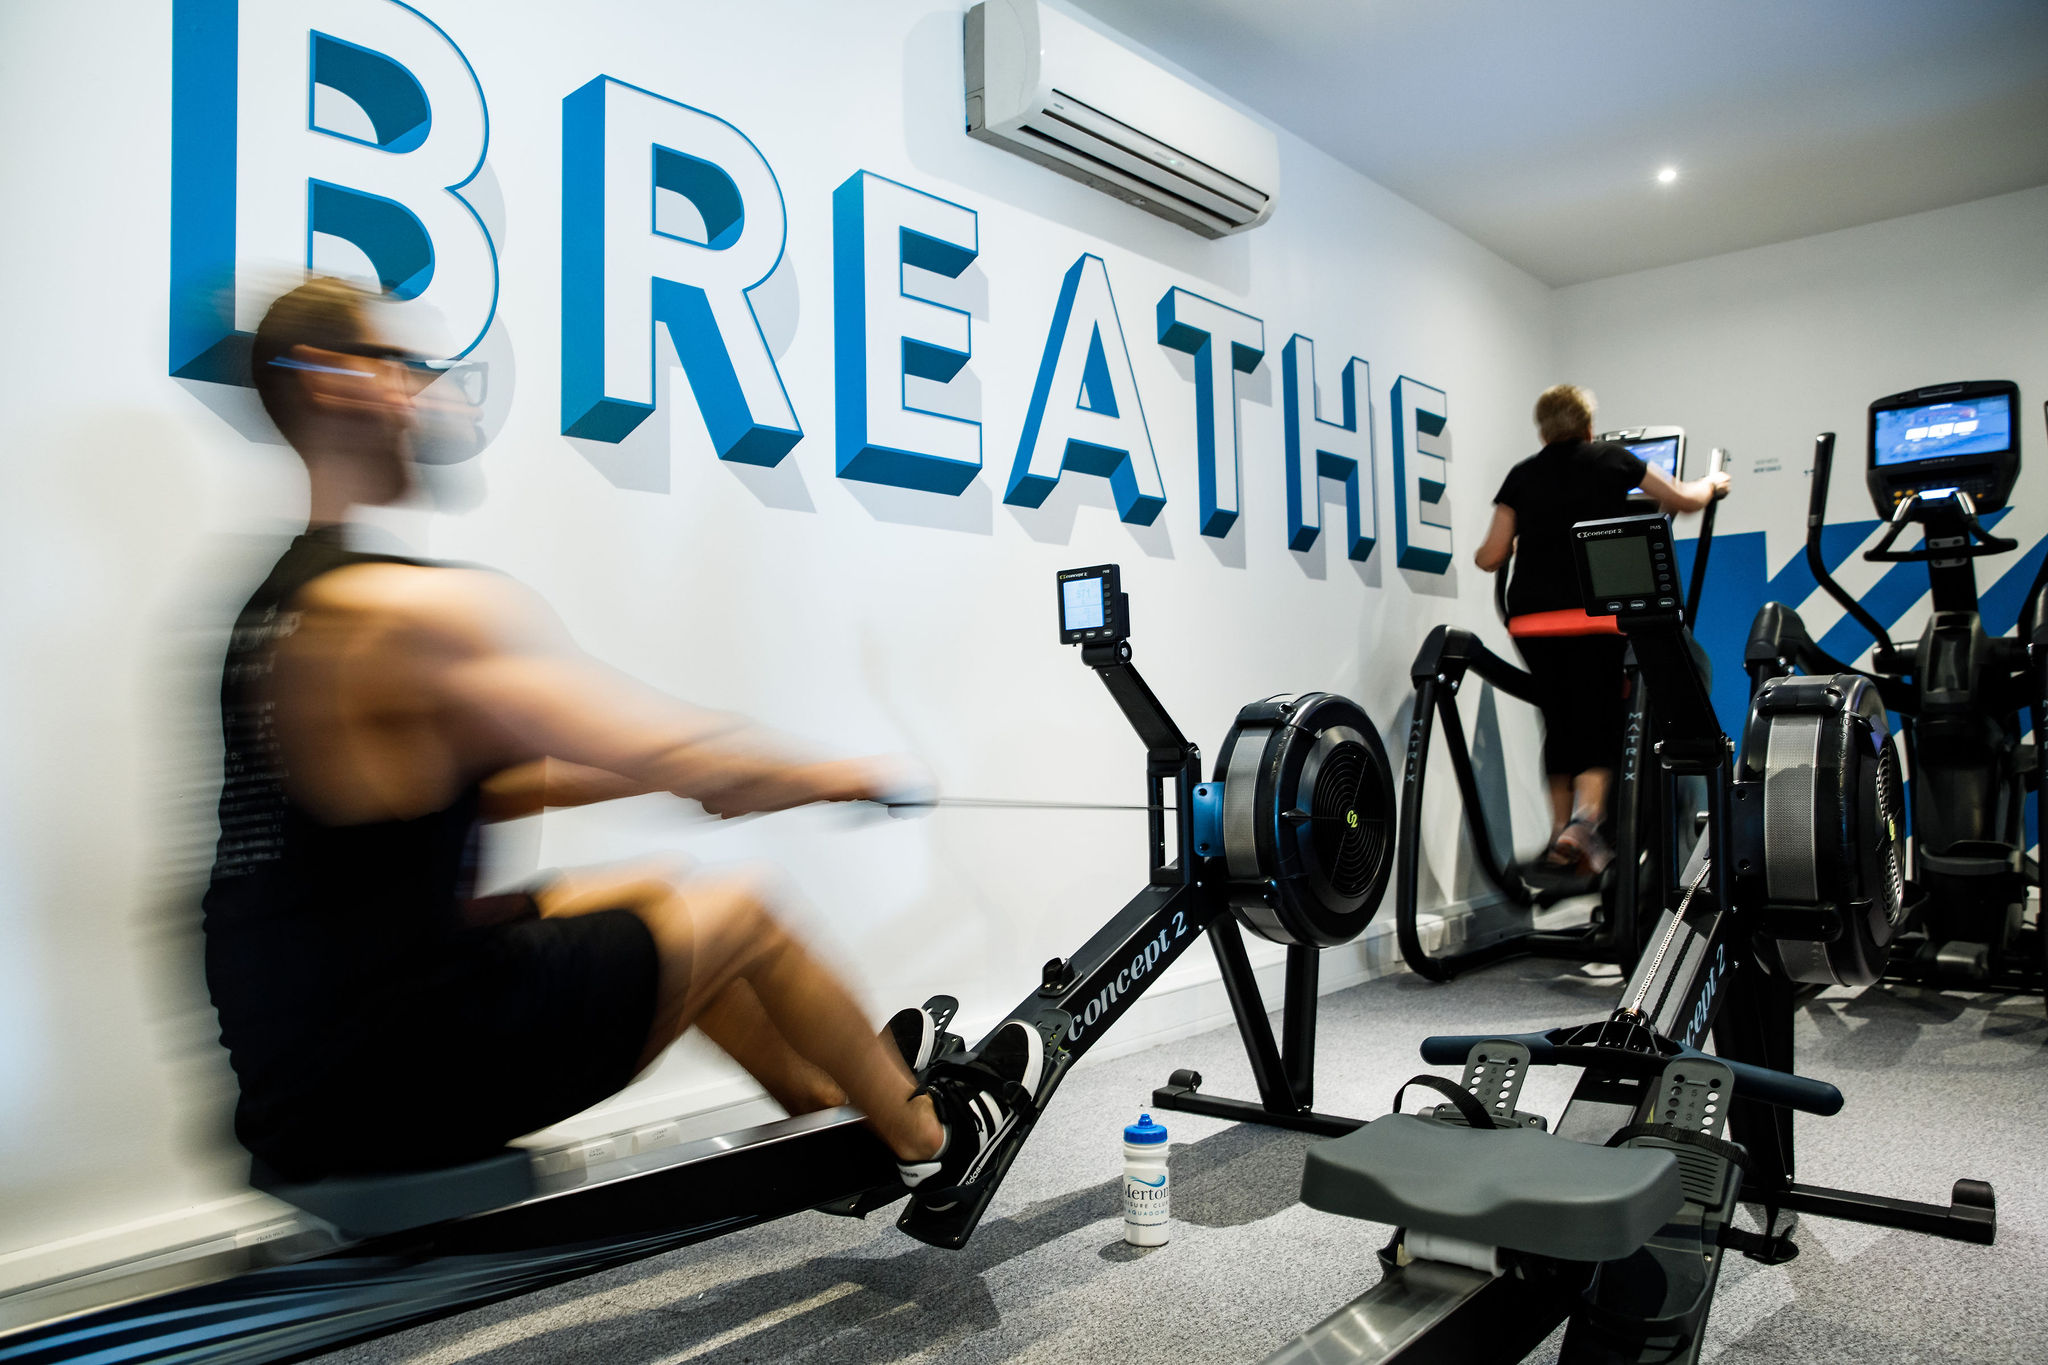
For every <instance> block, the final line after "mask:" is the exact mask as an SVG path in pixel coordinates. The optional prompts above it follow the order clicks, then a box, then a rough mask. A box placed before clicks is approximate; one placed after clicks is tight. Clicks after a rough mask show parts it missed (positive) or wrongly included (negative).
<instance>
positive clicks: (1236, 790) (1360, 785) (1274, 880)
mask: <svg viewBox="0 0 2048 1365" xmlns="http://www.w3.org/2000/svg"><path fill="white" fill-rule="evenodd" d="M1216 779H1217V780H1218V781H1219V782H1221V783H1222V784H1223V809H1222V813H1221V814H1222V819H1221V825H1222V829H1221V833H1222V837H1223V863H1224V869H1225V871H1226V872H1227V874H1228V876H1229V883H1230V904H1231V908H1232V910H1234V911H1235V912H1236V914H1237V917H1238V919H1239V920H1240V921H1241V922H1242V923H1243V924H1244V926H1245V927H1246V928H1248V929H1250V930H1251V931H1252V932H1253V933H1255V934H1257V935H1259V936H1260V937H1261V938H1266V939H1271V940H1272V941H1273V942H1275V943H1288V944H1301V945H1304V946H1313V947H1317V948H1329V947H1333V946H1335V945H1336V944H1339V943H1348V942H1350V941H1351V940H1352V939H1354V938H1357V937H1358V936H1359V935H1360V934H1362V933H1364V932H1365V927H1366V925H1368V924H1370V923H1371V922H1372V917H1373V913H1374V912H1375V911H1377V910H1378V909H1379V907H1380V900H1381V898H1382V897H1384V896H1385V895H1386V892H1387V879H1388V877H1389V876H1390V875H1391V874H1392V871H1393V857H1392V854H1393V840H1392V838H1391V837H1390V836H1391V831H1392V829H1393V823H1394V777H1393V771H1392V769H1390V768H1389V767H1388V766H1387V751H1386V748H1385V746H1384V745H1382V744H1381V743H1380V737H1379V731H1378V730H1377V729H1375V728H1374V726H1373V723H1372V720H1371V718H1370V717H1368V716H1367V715H1366V714H1365V712H1364V711H1363V710H1362V709H1360V707H1359V706H1358V705H1357V704H1356V703H1355V702H1351V701H1347V700H1345V699H1344V698H1343V697H1339V696H1333V695H1332V694H1330V693H1328V692H1304V693H1302V694H1301V695H1300V696H1293V697H1275V698H1272V699H1270V700H1267V701H1261V702H1253V703H1252V704H1251V705H1250V706H1247V707H1245V708H1244V709H1243V710H1242V711H1239V712H1238V713H1237V721H1236V723H1235V724H1233V725H1232V726H1231V727H1230V737H1229V738H1228V739H1226V740H1224V741H1223V752H1222V753H1221V754H1219V755H1218V756H1217V760H1216Z"/></svg>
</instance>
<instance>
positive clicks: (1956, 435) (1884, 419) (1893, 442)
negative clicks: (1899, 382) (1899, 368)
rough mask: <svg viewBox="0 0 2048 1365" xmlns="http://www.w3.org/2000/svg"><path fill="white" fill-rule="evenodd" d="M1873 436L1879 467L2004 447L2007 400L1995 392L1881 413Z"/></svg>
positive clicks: (2008, 430) (2008, 426) (2008, 440)
mask: <svg viewBox="0 0 2048 1365" xmlns="http://www.w3.org/2000/svg"><path fill="white" fill-rule="evenodd" d="M1873 440H1874V454H1875V456H1876V460H1877V463H1878V464H1880V465H1894V464H1909V463H1911V462H1913V461H1915V460H1932V459H1937V458H1939V457H1941V456H1943V455H1989V454H1992V453H1994V452H1996V451H2001V450H2009V449H2011V447H2012V398H2011V396H2010V395H2008V394H2003V393H1994V394H1989V395H1987V396H1985V397H1983V398H1972V399H1966V400H1964V401H1963V402H1959V403H1928V404H1926V405H1924V406H1922V407H1917V408H1896V409H1893V410H1892V411H1889V412H1880V413H1878V414H1877V434H1876V436H1875V437H1874V438H1873Z"/></svg>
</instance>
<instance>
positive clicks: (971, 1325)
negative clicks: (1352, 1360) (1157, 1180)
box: [326, 963, 2048, 1365]
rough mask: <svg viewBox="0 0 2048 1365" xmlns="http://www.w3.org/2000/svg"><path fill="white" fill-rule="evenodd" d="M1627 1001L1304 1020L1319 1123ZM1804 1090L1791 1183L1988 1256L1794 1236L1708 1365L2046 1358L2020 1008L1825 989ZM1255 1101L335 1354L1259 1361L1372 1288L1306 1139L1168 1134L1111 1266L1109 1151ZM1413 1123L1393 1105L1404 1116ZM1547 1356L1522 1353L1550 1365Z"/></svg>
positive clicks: (1534, 1101) (2045, 1115)
mask: <svg viewBox="0 0 2048 1365" xmlns="http://www.w3.org/2000/svg"><path fill="white" fill-rule="evenodd" d="M1617 992H1618V981H1617V980H1616V979H1614V978H1612V977H1609V978H1606V979H1599V978H1594V977H1588V976H1582V975H1577V974H1563V975H1561V974H1560V972H1559V968H1558V964H1545V963H1520V964H1515V963H1510V964H1504V965H1501V966H1496V967H1494V968H1491V969H1489V970H1486V971H1483V972H1480V973H1475V974H1474V975H1472V976H1469V977H1467V978H1465V979H1463V980H1460V981H1458V982H1455V983H1452V984H1450V985H1447V986H1432V985H1429V984H1427V983H1424V982H1422V981H1420V980H1419V979H1417V978H1415V977H1413V976H1409V975H1406V974H1401V975H1396V976H1391V977H1386V978H1383V979H1380V980H1377V981H1373V982H1369V983H1367V984H1365V985H1363V986H1359V987H1356V988H1354V989H1352V990H1348V991H1345V992H1343V993H1341V994H1337V995H1333V996H1330V997H1327V998H1326V999H1325V1000H1324V1002H1323V1011H1322V1017H1321V1035H1320V1043H1321V1047H1320V1070H1319V1080H1318V1093H1317V1095H1316V1102H1317V1106H1318V1107H1319V1108H1322V1109H1326V1110H1330V1111H1333V1112H1340V1113H1352V1114H1358V1115H1364V1116H1370V1115H1376V1114H1380V1113H1384V1112H1385V1111H1386V1109H1387V1107H1388V1105H1389V1102H1390V1101H1391V1098H1392V1096H1393V1092H1394V1089H1395V1087H1396V1086H1397V1085H1398V1084H1399V1083H1400V1082H1401V1081H1403V1080H1405V1079H1406V1078H1407V1077H1408V1076H1410V1075H1412V1074H1413V1073H1415V1072H1416V1071H1419V1070H1421V1069H1422V1067H1421V1065H1420V1063H1419V1062H1418V1061H1417V1060H1416V1056H1415V1045H1416V1042H1417V1041H1418V1040H1419V1039H1420V1038H1422V1037H1423V1036H1424V1035H1426V1034H1430V1033H1449V1032H1459V1033H1466V1032H1479V1031H1490V1030H1502V1031H1506V1030H1524V1029H1531V1028H1544V1027H1551V1026H1554V1025H1557V1024H1561V1023H1568V1022H1573V1021H1576V1020H1580V1019H1590V1018H1594V1017H1597V1016H1599V1015H1601V1014H1603V1013H1604V1012H1605V1011H1606V1010H1607V1009H1608V1008H1610V1007H1611V1005H1612V1002H1613V1000H1614V998H1615V996H1616V994H1617ZM1798 1042H1799V1047H1800V1068H1799V1069H1800V1070H1801V1071H1803V1072H1806V1073H1807V1074H1810V1075H1815V1076H1819V1077H1823V1078H1825V1079H1828V1080H1831V1081H1833V1082H1834V1083H1835V1084H1837V1085H1838V1086H1840V1087H1841V1089H1842V1091H1843V1093H1844V1094H1845V1096H1846V1097H1847V1099H1848V1105H1847V1107H1846V1108H1845V1109H1844V1111H1843V1112H1842V1114H1841V1115H1839V1116H1837V1117H1834V1118H1828V1119H1814V1118H1806V1117H1801V1119H1800V1120H1799V1135H1798V1141H1799V1146H1800V1157H1799V1160H1800V1168H1799V1175H1800V1178H1801V1179H1803V1180H1806V1181H1811V1182H1815V1183H1820V1184H1828V1185H1836V1186H1843V1187H1848V1188H1853V1189H1859V1190H1867V1191H1873V1192H1878V1193H1883V1194H1889V1195H1893V1196H1897V1197H1901V1198H1912V1199H1925V1200H1941V1201H1946V1199H1947V1194H1948V1188H1949V1185H1950V1183H1951V1182H1952V1181H1953V1180H1954V1179H1955V1178H1956V1177H1959V1176H1970V1177H1975V1178H1978V1179H1984V1180H1990V1181H1992V1182H1993V1183H1994V1184H1995V1186H1996V1187H1997V1191H1998V1202H1999V1209H1998V1214H1999V1230H1998V1243H1997V1245H1996V1246H1993V1247H1976V1246H1968V1245H1964V1244H1960V1243H1954V1242H1943V1241H1936V1240H1932V1239H1929V1238H1925V1237H1917V1236H1913V1235H1911V1234H1908V1233H1903V1232H1892V1231H1887V1230H1883V1229H1877V1228H1869V1227H1863V1226H1858V1225H1852V1224H1846V1223H1837V1222H1828V1221H1824V1220H1819V1219H1806V1220H1804V1221H1803V1222H1802V1224H1801V1226H1800V1229H1799V1232H1798V1234H1797V1240H1798V1241H1799V1243H1800V1246H1801V1248H1802V1254H1801V1255H1800V1256H1799V1258H1798V1259H1797V1260H1796V1261H1795V1262H1793V1263H1791V1264H1790V1265H1785V1266H1777V1267H1765V1266H1760V1265H1756V1264H1753V1263H1751V1262H1749V1261H1746V1260H1744V1259H1742V1258H1741V1257H1739V1256H1731V1257H1730V1258H1729V1259H1728V1261H1727V1262H1726V1267H1727V1268H1726V1270H1725V1272H1724V1274H1723V1276H1722V1279H1721V1288H1720V1293H1719V1295H1718V1296H1717V1298H1716V1300H1715V1306H1714V1312H1713V1319H1712V1321H1711V1323H1710V1327H1709V1333H1710V1340H1709V1342H1708V1344H1707V1347H1706V1349H1705V1352H1704V1356H1705V1358H1706V1359H1708V1360H1720V1361H1724V1362H1728V1365H1762V1363H1763V1362H1798V1363H1799V1365H1813V1362H1819V1361H1857V1362H1879V1361H1882V1362H1992V1361H2000V1362H2003V1361H2011V1362H2039V1361H2048V1309H2044V1305H2043V1291H2044V1288H2048V1193H2044V1191H2043V1189H2042V1183H2043V1177H2044V1172H2048V1096H2044V1093H2043V1092H2044V1089H2048V1024H2044V1021H2043V1014H2042V1003H2041V1001H2040V1000H2039V999H2029V998H2018V997H2013V998H2008V997H2001V996H1990V995H1984V996H1971V995H1953V994H1952V995H1940V994H1934V993H1931V992H1924V991H1919V990H1915V989H1910V988H1890V989H1886V990H1878V991H1868V992H1864V993H1862V994H1860V995H1859V994H1854V993H1849V992H1835V993H1831V994H1830V995H1828V996H1825V997H1822V998H1821V999H1819V1000H1816V1001H1813V1002H1811V1003H1809V1004H1807V1005H1806V1006H1804V1007H1803V1008H1802V1012H1801V1015H1800V1018H1799V1021H1798ZM1181 1066H1193V1067H1196V1068H1197V1069H1199V1070H1200V1071H1201V1072H1202V1073H1203V1075H1204V1077H1205V1078H1206V1085H1205V1089H1206V1090H1208V1091H1210V1092H1211V1093H1215V1094H1225V1095H1232V1094H1234V1095H1249V1094H1251V1093H1252V1087H1251V1080H1250V1073H1249V1070H1248V1068H1247V1067H1246V1065H1245V1063H1244V1060H1243V1055H1242V1051H1241V1048H1240V1045H1239V1043H1238V1041H1237V1036H1236V1033H1235V1031H1234V1030H1229V1029H1225V1030H1219V1031H1217V1032H1214V1033H1209V1034H1204V1035H1202V1036H1199V1037H1195V1038H1189V1039H1184V1040H1182V1041H1180V1042H1177V1043H1173V1044H1170V1045H1168V1046H1164V1047H1160V1048H1156V1049H1153V1050H1151V1051H1147V1052H1143V1053H1138V1054H1135V1055H1132V1056H1128V1057H1122V1058H1117V1059H1114V1060H1110V1061H1105V1062H1100V1063H1092V1064H1091V1063H1084V1064H1083V1065H1082V1066H1080V1067H1078V1068H1077V1069H1076V1070H1075V1072H1074V1073H1073V1074H1072V1075H1071V1076H1070V1077H1069V1078H1068V1080H1067V1082H1066V1084H1065V1085H1064V1086H1063V1087H1062V1089H1061V1091H1060V1093H1059V1095H1058V1096H1057V1098H1056V1099H1055V1101H1054V1103H1053V1106H1052V1108H1051V1109H1050V1110H1049V1112H1048V1114H1047V1116H1046V1118H1045V1120H1044V1122H1043V1123H1042V1124H1041V1125H1040V1127H1039V1129H1038V1131H1037V1133H1036V1134H1034V1136H1033V1138H1032V1140H1031V1141H1030V1142H1029V1143H1028V1144H1027V1146H1026V1148H1025V1150H1024V1152H1023V1154H1022V1155H1021V1156H1020V1157H1019V1159H1018V1161H1017V1163H1016V1165H1015V1167H1014V1168H1013V1169H1012V1171H1011V1174H1010V1177H1009V1179H1008V1181H1007V1183H1006V1184H1005V1185H1004V1187H1003V1190H1002V1192H1001V1194H1000V1196H999V1197H998V1199H997V1200H996V1202H995V1204H994V1206H993V1207H992V1209H991V1211H990V1214H989V1217H988V1218H987V1220H986V1221H985V1222H984V1223H983V1225H982V1227H981V1230H980V1232H979V1233H978V1234H977V1235H976V1237H975V1239H974V1240H973V1241H972V1242H971V1243H970V1244H969V1245H968V1247H967V1249H965V1250H964V1251H958V1252H949V1251H939V1250H935V1249H933V1248H930V1247H926V1246H923V1245H921V1244H919V1243H916V1242H913V1241H911V1240H910V1239H908V1238H906V1237H904V1236H903V1235H902V1234H901V1233H899V1232H897V1231H896V1230H895V1228H894V1227H893V1226H891V1225H890V1223H889V1222H888V1221H887V1220H886V1218H885V1217H882V1216H878V1217H877V1218H875V1219H873V1220H870V1221H867V1222H859V1221H854V1220H850V1219H842V1218H832V1217H827V1216H825V1215H822V1214H805V1215H802V1216H800V1217H796V1218H791V1219H786V1220H783V1221H782V1222H779V1223H773V1224H769V1225H767V1226H765V1227H760V1228H754V1229H751V1230H748V1231H745V1232H741V1233H737V1234H734V1235H732V1236H728V1237H725V1238H721V1239H719V1240H717V1241H713V1242H710V1243H706V1244H704V1245H701V1246H697V1247H692V1248H688V1249H686V1250H683V1251H679V1252H675V1253H673V1254H670V1255H666V1256H661V1257H656V1258H653V1259H650V1260H647V1261H643V1262H639V1263H637V1264H634V1265H631V1266H627V1267H623V1268H620V1269H617V1270H613V1271H609V1272H606V1273H604V1274H600V1275H595V1276H591V1277H589V1278H586V1279H583V1280H579V1281H576V1282H573V1283H570V1284H566V1285H560V1286H557V1287H555V1288H553V1289H549V1290H545V1291H542V1292H539V1293H535V1294H532V1295H529V1296H526V1297H524V1298H520V1299H514V1300H510V1301H507V1302H505V1303H502V1304H499V1305H496V1306H494V1307H491V1308H487V1309H482V1310H478V1311H476V1312H472V1313H468V1314H465V1315H462V1316H460V1317H454V1318H449V1319H446V1320H444V1321H441V1322H437V1323H432V1324H429V1325H426V1326H423V1327H419V1328H415V1329H413V1330H411V1331H408V1332H404V1333H401V1334H398V1335H394V1336H390V1337H386V1338H383V1339H380V1340H377V1341H374V1342H370V1343H367V1344H364V1345H361V1346H357V1347H354V1348H351V1349H349V1350H347V1351H342V1352H336V1353H334V1354H333V1355H331V1356H329V1357H326V1359H328V1360H330V1361H334V1362H356V1363H359V1365H372V1363H373V1362H374V1363H375V1365H384V1362H392V1363H393V1365H395V1363H396V1362H408V1363H409V1365H457V1363H458V1362H463V1363H465V1365H472V1363H473V1365H527V1363H528V1362H537V1361H547V1360H597V1361H603V1362H606V1365H657V1362H661V1363H664V1365H665V1363H668V1362H685V1361H688V1362H704V1363H705V1365H741V1362H770V1361H789V1360H800V1361H806V1362H821V1363H822V1362H835V1363H836V1362H857V1363H859V1365H884V1362H899V1361H962V1362H995V1361H1014V1362H1034V1363H1035V1362H1044V1363H1046V1365H1053V1363H1054V1362H1069V1361H1071V1362H1089V1363H1090V1365H1099V1363H1100V1362H1106V1361H1115V1362H1118V1363H1119V1365H1152V1363H1153V1362H1158V1363H1159V1365H1198V1362H1210V1361H1214V1362H1233V1363H1234V1362H1245V1361H1257V1360H1260V1359H1262V1358H1263V1357H1264V1356H1265V1355H1266V1354H1267V1353H1268V1352H1270V1351H1272V1350H1273V1349H1275V1348H1276V1347H1278V1346H1279V1345H1280V1344H1281V1343H1283V1342H1284V1341H1285V1340H1286V1339H1287V1338H1288V1337H1290V1336H1292V1335H1293V1334H1295V1333H1297V1332H1300V1331H1301V1330H1303V1329H1304V1328H1306V1327H1308V1326H1310V1325H1311V1324H1313V1323H1315V1322H1316V1321H1318V1320H1320V1319H1321V1318H1322V1317H1324V1316H1325V1315H1326V1314H1328V1313H1329V1312H1331V1311H1332V1310H1334V1309H1336V1308H1337V1307H1339V1306H1340V1305H1342V1304H1344V1303H1346V1302H1348V1301H1349V1300H1350V1299H1352V1298H1354V1297H1356V1296H1357V1295H1358V1294H1359V1293H1361V1292H1363V1291H1364V1290H1365V1289H1366V1288H1367V1287H1368V1286H1369V1285H1370V1284H1371V1283H1372V1282H1373V1280H1374V1279H1376V1278H1377V1270H1376V1268H1375V1263H1374V1254H1373V1253H1374V1251H1375V1249H1376V1248H1377V1247H1378V1246H1380V1245H1381V1244H1382V1243H1383V1242H1384V1241H1385V1240H1386V1236H1387V1229H1385V1228H1381V1227H1377V1226H1372V1225H1367V1224H1362V1223H1358V1222H1353V1221H1349V1220H1345V1219H1341V1218H1337V1217H1333V1216H1330V1215H1327V1214H1322V1213H1316V1212H1313V1211H1311V1210H1309V1209H1306V1208H1304V1207H1302V1206H1301V1205H1300V1204H1299V1203H1297V1202H1296V1190H1297V1186H1298V1182H1299V1180H1300V1176H1301V1164H1302V1153H1303V1152H1304V1151H1305V1150H1306V1148H1307V1146H1308V1144H1309V1143H1310V1142H1311V1141H1314V1139H1311V1138H1307V1137H1304V1136H1300V1135H1296V1134H1292V1133H1286V1132H1281V1131H1278V1130H1273V1129H1265V1128H1257V1127H1252V1126H1233V1125H1230V1124H1226V1123H1222V1122H1220V1121H1215V1120H1208V1119H1202V1118H1197V1117H1195V1116H1192V1115H1186V1114H1177V1115H1165V1116H1162V1117H1163V1119H1164V1121H1165V1122H1166V1123H1167V1124H1168V1126H1169V1127H1170V1128H1171V1130H1172V1157H1171V1163H1172V1172H1173V1187H1172V1188H1173V1212H1174V1215H1175V1224H1174V1235H1173V1240H1172V1242H1171V1243H1170V1244H1169V1245H1167V1246H1164V1247H1159V1248H1154V1249H1149V1250H1144V1251H1140V1250H1138V1249H1136V1248H1133V1247H1129V1246H1127V1245H1125V1244H1124V1242H1123V1240H1122V1223H1121V1221H1120V1202H1119V1187H1118V1181H1119V1175H1120V1172H1121V1170H1122V1148H1121V1133H1120V1129H1121V1127H1122V1125H1123V1124H1125V1123H1127V1122H1130V1121H1132V1120H1133V1119H1134V1118H1135V1117H1136V1116H1137V1114H1138V1112H1139V1111H1140V1110H1141V1109H1143V1108H1144V1107H1145V1105H1146V1101H1147V1099H1148V1098H1149V1096H1150V1094H1151V1091H1152V1088H1153V1087H1154V1086H1155V1085H1158V1084H1160V1083H1162V1082H1163V1081H1164V1080H1165V1078H1166V1076H1167V1074H1168V1073H1169V1072H1170V1071H1172V1070H1173V1069H1174V1068H1176V1067H1181ZM1574 1074H1575V1073H1570V1072H1553V1071H1546V1070H1539V1071H1537V1072H1536V1073H1534V1075H1533V1076H1532V1078H1531V1083H1530V1085H1529V1087H1528V1089H1527V1090H1526V1091H1525V1092H1524V1095H1523V1101H1522V1107H1523V1108H1525V1109H1530V1110H1534V1111H1536V1112H1539V1113H1545V1114H1548V1115H1551V1116H1552V1117H1555V1115H1556V1114H1557V1112H1558V1110H1559V1109H1560V1108H1561V1107H1562V1103H1563V1100H1564V1097H1565V1095H1566V1093H1567V1092H1568V1090H1569V1086H1570V1083H1571V1080H1572V1077H1573V1075H1574ZM1418 1102H1419V1099H1417V1098H1413V1097H1412V1098H1411V1100H1410V1107H1413V1106H1414V1105H1415V1104H1416V1103H1418ZM1556 1349H1557V1338H1556V1337H1553V1338H1552V1340H1551V1341H1550V1342H1548V1343H1546V1344H1545V1345H1544V1346H1543V1347H1542V1348H1540V1349H1539V1350H1538V1351H1537V1352H1536V1353H1535V1355H1533V1356H1532V1357H1531V1359H1532V1360H1536V1361H1547V1360H1553V1359H1554V1358H1555V1354H1556Z"/></svg>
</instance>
